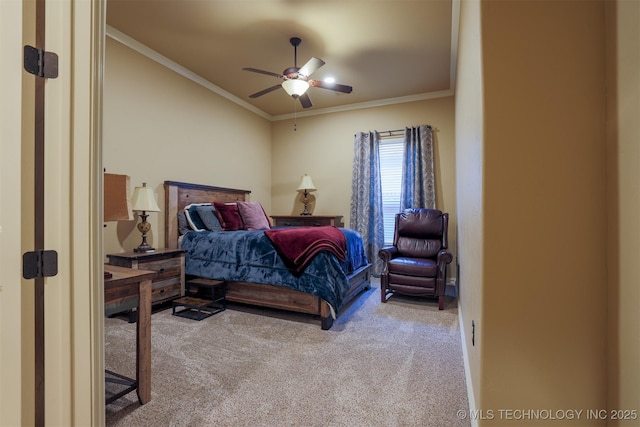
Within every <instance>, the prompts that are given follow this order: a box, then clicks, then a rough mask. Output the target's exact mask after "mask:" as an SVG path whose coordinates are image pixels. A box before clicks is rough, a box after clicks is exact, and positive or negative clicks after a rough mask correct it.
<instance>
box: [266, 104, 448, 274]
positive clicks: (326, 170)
mask: <svg viewBox="0 0 640 427" xmlns="http://www.w3.org/2000/svg"><path fill="white" fill-rule="evenodd" d="M453 109H454V100H453V97H451V96H447V97H442V98H434V99H428V100H423V101H416V102H410V103H404V104H396V105H389V106H383V107H375V108H366V109H360V110H353V111H346V112H340V113H332V114H322V115H316V116H308V117H303V118H298V119H297V130H295V131H294V123H293V121H292V120H284V121H277V122H274V123H273V132H272V135H273V136H272V138H273V139H272V144H273V151H272V156H273V157H272V175H271V179H272V184H273V186H272V197H271V203H272V213H273V214H278V215H291V214H296V215H297V214H299V213H300V212H302V209H303V206H302V203H301V199H300V195H299V194H298V193H297V192H296V189H297V188H298V184H299V183H300V177H301V176H302V175H304V174H305V173H307V174H309V175H311V177H312V178H313V183H314V184H315V185H316V187H317V188H318V191H316V192H314V193H312V195H313V196H314V197H315V205H314V206H313V213H315V214H317V215H343V216H344V223H345V226H346V227H348V226H349V220H350V206H351V174H352V165H353V140H354V135H355V134H356V133H357V132H366V131H374V130H378V131H383V130H393V129H402V128H404V127H406V126H415V125H421V124H430V125H431V126H432V127H433V128H434V140H435V144H434V147H435V168H436V185H437V200H436V205H437V207H438V208H439V209H441V210H443V211H445V212H449V213H450V224H449V230H450V245H451V249H452V252H453V254H454V256H455V255H456V253H457V252H456V228H457V223H456V216H457V214H456V196H455V187H456V182H455V146H454V141H455V139H454V138H455V128H454V121H453V116H454V110H453ZM454 275H455V268H451V273H450V277H453V276H454Z"/></svg>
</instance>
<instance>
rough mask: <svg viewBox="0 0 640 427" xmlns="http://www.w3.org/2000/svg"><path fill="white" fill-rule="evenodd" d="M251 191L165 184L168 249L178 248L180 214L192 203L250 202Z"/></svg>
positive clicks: (185, 184) (186, 184)
mask: <svg viewBox="0 0 640 427" xmlns="http://www.w3.org/2000/svg"><path fill="white" fill-rule="evenodd" d="M249 194H251V191H249V190H237V189H234V188H223V187H212V186H210V185H200V184H189V183H186V182H176V181H165V182H164V205H165V206H164V238H165V246H166V247H167V248H172V249H173V248H177V247H178V212H180V211H181V210H182V209H184V207H185V206H188V205H190V204H191V203H211V202H221V203H228V202H237V201H248V200H247V198H248V197H249Z"/></svg>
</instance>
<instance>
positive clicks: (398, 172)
mask: <svg viewBox="0 0 640 427" xmlns="http://www.w3.org/2000/svg"><path fill="white" fill-rule="evenodd" d="M403 141H404V140H403V138H402V137H399V138H388V139H383V140H381V141H380V180H381V181H382V183H381V185H382V217H383V219H384V243H385V245H387V244H391V243H393V232H394V228H395V217H396V213H398V212H400V189H401V185H402V153H403Z"/></svg>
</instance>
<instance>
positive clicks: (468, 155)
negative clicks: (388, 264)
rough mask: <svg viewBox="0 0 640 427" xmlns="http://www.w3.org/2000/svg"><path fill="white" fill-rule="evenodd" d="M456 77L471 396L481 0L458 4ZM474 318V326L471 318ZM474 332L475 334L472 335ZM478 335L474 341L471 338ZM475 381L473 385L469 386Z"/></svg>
mask: <svg viewBox="0 0 640 427" xmlns="http://www.w3.org/2000/svg"><path fill="white" fill-rule="evenodd" d="M458 42H459V45H458V54H459V55H458V72H457V79H456V105H455V119H456V122H455V123H456V143H455V145H456V194H457V202H458V203H457V206H458V218H457V220H458V233H459V238H458V257H459V264H460V271H459V273H458V274H459V277H458V286H459V295H460V299H459V306H460V312H461V314H460V317H461V319H462V324H461V328H462V330H463V336H464V339H465V342H464V343H463V344H464V346H463V349H465V350H466V357H467V364H466V365H467V368H468V371H469V372H468V373H467V375H468V377H469V378H471V384H467V388H468V389H469V390H470V392H469V401H470V404H471V406H472V409H475V406H474V405H476V403H475V401H474V398H473V397H474V396H479V388H480V384H481V379H482V369H481V354H482V348H483V334H482V326H483V324H484V322H483V311H482V307H483V305H482V301H483V285H484V282H483V280H482V277H483V257H484V252H483V242H484V239H483V226H482V224H483V218H484V215H485V213H484V209H483V168H484V159H483V155H484V154H483V145H484V142H483V99H482V55H481V47H482V46H481V34H480V3H479V2H477V1H463V2H462V3H461V9H460V35H459V39H458ZM471 322H474V323H475V331H472V329H474V328H472V324H471ZM473 335H475V336H473ZM474 338H475V343H472V340H473V339H474ZM471 387H472V388H471Z"/></svg>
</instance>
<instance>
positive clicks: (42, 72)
mask: <svg viewBox="0 0 640 427" xmlns="http://www.w3.org/2000/svg"><path fill="white" fill-rule="evenodd" d="M24 69H25V70H27V71H28V72H29V73H31V74H33V75H36V76H38V77H44V78H45V79H55V78H56V77H58V55H57V54H55V53H53V52H47V51H45V50H44V49H36V48H35V47H33V46H28V45H27V46H25V47H24Z"/></svg>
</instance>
